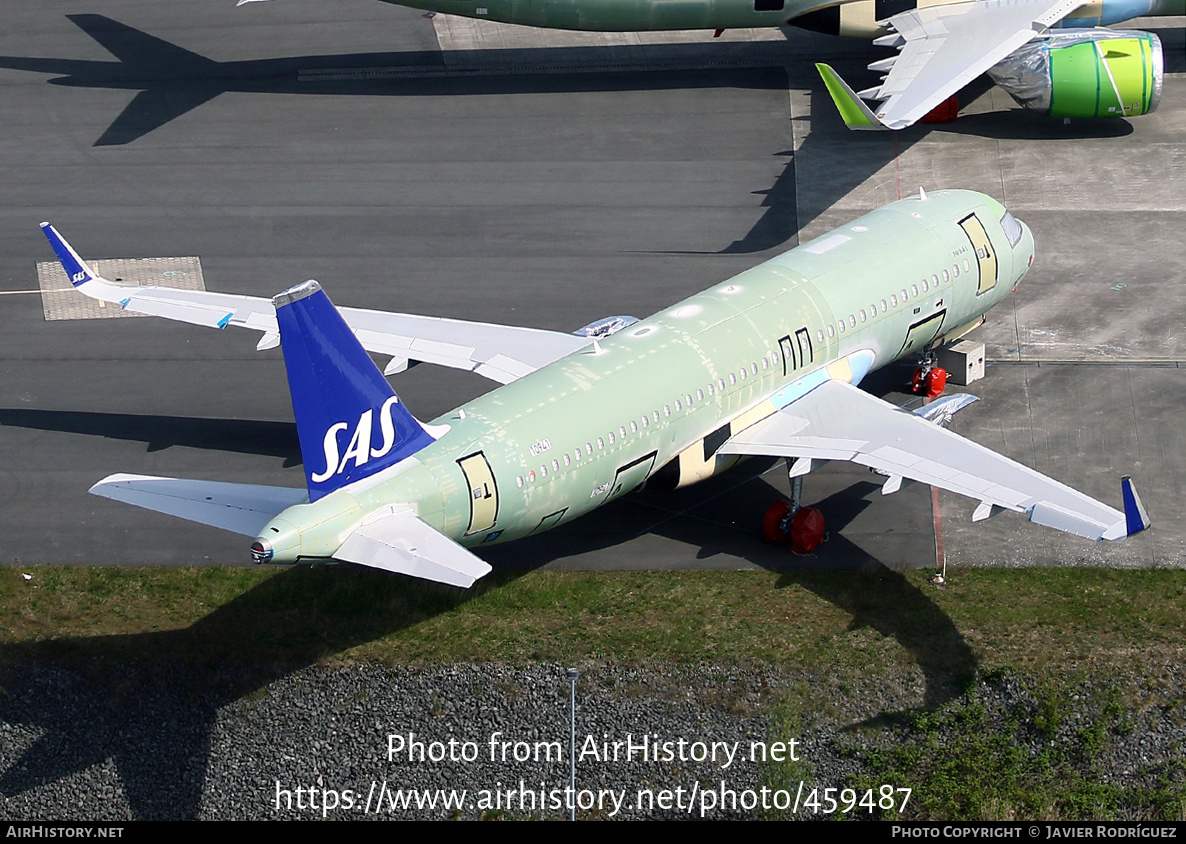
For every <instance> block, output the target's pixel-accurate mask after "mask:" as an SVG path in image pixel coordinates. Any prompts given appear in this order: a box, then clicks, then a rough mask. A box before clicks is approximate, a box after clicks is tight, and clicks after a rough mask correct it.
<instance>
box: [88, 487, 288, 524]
mask: <svg viewBox="0 0 1186 844" xmlns="http://www.w3.org/2000/svg"><path fill="white" fill-rule="evenodd" d="M90 491H91V493H92V494H94V495H98V496H101V497H103V498H110V499H111V500H112V501H122V502H124V503H125V504H134V505H136V506H137V507H143V508H144V509H146V510H155V511H156V512H158V513H167V514H168V515H170V516H177V517H178V518H182V519H188V520H189V521H191V522H198V523H199V524H203V525H211V526H213V527H218V528H222V529H223V530H229V531H233V532H234V533H241V534H243V535H244V536H258V535H259V532H260V531H261V530H263V529H264V527H265V526H266V525H267V524H268V522H270V521H272V519H274V518H276V516H277V515H279V514H280V513H283V512H284V511H285V510H287V509H288V508H289V507H291V506H293V505H294V504H303V503H305V502H307V501H308V500H309V494H308V493H307V492H305V490H303V489H289V488H288V487H279V486H259V485H255V484H229V483H222V482H219V481H188V480H182V479H180V478H154V477H151V476H148V475H109V476H108V477H106V478H104V479H103V480H101V481H99V482H98V483H97V484H95V485H94V486H93V487H91V489H90Z"/></svg>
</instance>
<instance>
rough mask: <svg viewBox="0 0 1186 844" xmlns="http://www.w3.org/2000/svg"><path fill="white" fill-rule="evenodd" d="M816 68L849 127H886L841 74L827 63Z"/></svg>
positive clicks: (872, 128)
mask: <svg viewBox="0 0 1186 844" xmlns="http://www.w3.org/2000/svg"><path fill="white" fill-rule="evenodd" d="M815 69H816V70H818V71H819V75H820V76H821V77H823V80H824V85H825V86H827V89H828V93H829V94H831V95H832V102H834V103H836V108H837V110H838V111H839V112H840V117H841V118H842V119H843V120H844V125H845V126H847V127H848V128H849V129H865V130H877V129H884V128H886V127H885V124H883V123H882V122H881V121H880V120H878V119H877V115H875V114H874V113H873V112H872V111H870V110H869V106H867V105H865V102H864V100H862V99H861V98H860V97H858V96H857V95H856V94H855V93H854V92H853V90H852V88H849V87H848V83H846V82H845V81H844V80H843V79H841V78H840V74H838V73H837V72H836V71H834V70H832V68H831V67H829V66H828V65H826V64H816V66H815Z"/></svg>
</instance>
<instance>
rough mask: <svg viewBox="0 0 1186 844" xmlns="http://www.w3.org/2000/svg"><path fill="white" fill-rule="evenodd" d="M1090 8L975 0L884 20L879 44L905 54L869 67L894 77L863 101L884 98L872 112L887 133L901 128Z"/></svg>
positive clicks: (1081, 1) (1069, 2)
mask: <svg viewBox="0 0 1186 844" xmlns="http://www.w3.org/2000/svg"><path fill="white" fill-rule="evenodd" d="M1085 3H1086V0H977V2H974V3H953V4H950V5H943V6H926V7H923V8H919V9H913V10H911V11H909V12H902V13H901V14H897V15H894V16H893V17H891V18H890V19H889V20H888V21H886V25H887V26H888V27H889V29H890V30H892V34H890V35H886V36H884V37H882V38H878V39H876V41H875V42H874V43H876V44H880V45H883V46H890V47H898V48H899V49H900V50H901V53H900V54H899V55H898V56H897V57H895V58H891V59H885V60H884V61H880V62H875V63H873V64H871V65H869V69H870V70H877V71H885V70H888V71H889V74H888V75H887V76H886V77H885V81H884V82H882V84H881V86H880V87H878V88H873V89H870V90H868V91H862V92H861V94H860V96H862V97H864V98H865V99H871V100H883V101H884V102H882V104H881V105H880V106H879V107H878V108H875V109H873V111H874V112H875V114H876V117H877V119H878V120H879V121H880V122H881V124H882V125H884V126H886V127H888V128H890V129H902V128H904V127H906V126H909V125H911V124H913V123H915V122H916V121H918V120H921V119H922V118H923V117H925V116H926V114H927V113H928V112H929V111H931V110H932V109H934V108H935V107H936V106H938V105H939V104H940V103H942V102H943V101H944V100H946V99H947V98H948V97H950V96H951V95H953V94H955V93H956V92H957V91H959V90H960V89H961V88H963V87H964V86H965V85H967V84H968V83H969V82H971V81H972V80H973V79H975V78H976V77H977V76H979V75H980V74H982V73H984V72H985V71H987V70H988V69H989V68H990V67H992V66H993V65H995V64H997V63H998V62H1000V61H1001V60H1002V59H1004V58H1005V57H1006V56H1008V55H1009V54H1010V53H1012V52H1013V51H1014V50H1017V49H1018V48H1019V47H1021V46H1022V45H1023V44H1026V43H1027V42H1029V41H1030V40H1031V39H1033V38H1034V37H1035V36H1037V35H1039V34H1041V33H1042V32H1044V31H1045V30H1046V29H1047V28H1049V27H1050V26H1051V25H1053V24H1055V23H1057V22H1058V21H1060V20H1062V19H1063V18H1064V17H1066V16H1067V15H1069V14H1070V13H1071V12H1073V11H1075V9H1077V8H1079V7H1080V6H1082V5H1085Z"/></svg>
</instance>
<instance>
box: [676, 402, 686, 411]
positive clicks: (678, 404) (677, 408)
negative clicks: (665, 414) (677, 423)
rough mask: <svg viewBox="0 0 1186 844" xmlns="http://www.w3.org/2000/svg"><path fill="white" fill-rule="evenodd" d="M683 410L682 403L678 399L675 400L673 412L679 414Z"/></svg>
mask: <svg viewBox="0 0 1186 844" xmlns="http://www.w3.org/2000/svg"><path fill="white" fill-rule="evenodd" d="M683 409H684V405H683V403H682V402H681V401H680V400H679V399H676V400H675V412H676V413H679V412H680V411H681V410H683Z"/></svg>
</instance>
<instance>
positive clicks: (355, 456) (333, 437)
mask: <svg viewBox="0 0 1186 844" xmlns="http://www.w3.org/2000/svg"><path fill="white" fill-rule="evenodd" d="M398 403H399V399H398V398H397V397H396V396H392V397H391V398H389V399H387V401H385V402H383V406H382V407H381V408H379V429H380V430H381V431H382V432H383V445H382V446H381V447H380V448H371V430H372V428H373V424H372V415H373V414H374V412H375V411H374V409H370V410H366V411H363V414H362V415H361V416H359V417H358V424H357V425H355V426H354V434H353V435H352V436H351V437H350V445H348V446H347V447H346V452H345V454H342V455H341V456H340V457H339V456H338V432H340V431H345V430H346V429H347V428H348V427H349V426H348V425H347V423H345V422H338V423H335V424H334V425H331V426H330V427H329V430H327V431H326V432H325V439H324V440H322V443H321V446H322V448H323V449H324V451H325V471H324V472H320V473H318V474H315V475H310V477H311V478H312V479H313V482H314V483H318V484H320V483H324V482H325V481H328V480H329V479H330V478H332V477H333V476H334V475H337V474H340V473H341V472H343V471H344V470H345V469H346V464H347V463H349V462H350V461H351V460H353V461H354V465H355V467H358V466H362V465H363V464H365V463H366V462H367V461H368V460H372V459H378V458H380V457H383V456H385V455H386V454H387V453H388V452H390V451H391V449H392V448H394V447H395V437H396V431H395V421H394V420H393V419H392V418H391V409H392V408H393V407H394V406H395V405H396V404H398Z"/></svg>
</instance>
